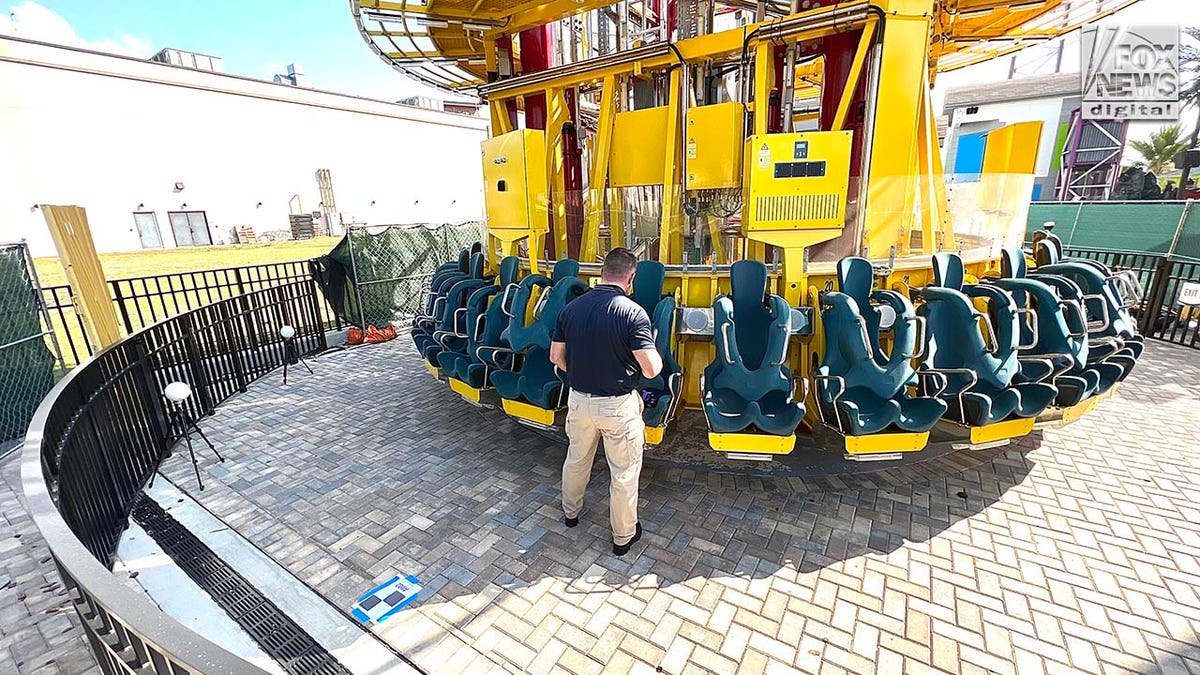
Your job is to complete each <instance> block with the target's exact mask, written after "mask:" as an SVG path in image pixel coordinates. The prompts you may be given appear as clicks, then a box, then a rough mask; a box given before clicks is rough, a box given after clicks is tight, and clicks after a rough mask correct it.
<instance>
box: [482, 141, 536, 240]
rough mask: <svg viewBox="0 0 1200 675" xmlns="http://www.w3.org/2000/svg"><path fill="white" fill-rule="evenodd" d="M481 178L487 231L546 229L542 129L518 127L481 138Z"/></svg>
mask: <svg viewBox="0 0 1200 675" xmlns="http://www.w3.org/2000/svg"><path fill="white" fill-rule="evenodd" d="M483 181H484V191H483V201H484V206H485V208H486V210H487V227H488V230H489V231H495V230H522V231H528V232H531V233H537V232H545V231H547V230H548V229H549V222H548V220H547V205H548V204H549V201H550V183H549V181H548V180H547V177H546V132H545V131H542V130H540V129H518V130H516V131H510V132H509V133H507V134H502V135H500V136H495V137H493V138H489V139H487V140H486V141H484V142H483Z"/></svg>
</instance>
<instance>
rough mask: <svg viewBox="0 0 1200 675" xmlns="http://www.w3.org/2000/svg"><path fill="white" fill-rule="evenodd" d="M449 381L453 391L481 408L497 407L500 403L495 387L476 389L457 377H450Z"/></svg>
mask: <svg viewBox="0 0 1200 675" xmlns="http://www.w3.org/2000/svg"><path fill="white" fill-rule="evenodd" d="M447 382H449V384H450V389H451V391H453V392H454V393H456V394H458V395H459V396H461V397H463V400H464V401H466V402H467V403H470V404H471V405H476V406H479V407H481V408H495V407H496V406H498V405H500V395H499V394H497V393H496V390H495V389H476V388H475V387H472V386H471V385H469V384H467V383H466V382H463V381H462V380H460V379H458V378H456V377H451V378H448V380H447Z"/></svg>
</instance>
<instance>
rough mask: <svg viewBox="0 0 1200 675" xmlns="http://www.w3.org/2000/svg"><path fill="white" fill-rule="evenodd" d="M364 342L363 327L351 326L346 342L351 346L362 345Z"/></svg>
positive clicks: (347, 332)
mask: <svg viewBox="0 0 1200 675" xmlns="http://www.w3.org/2000/svg"><path fill="white" fill-rule="evenodd" d="M362 343H363V332H362V329H361V328H358V327H356V326H351V327H350V330H348V331H346V344H347V345H350V346H354V345H361V344H362Z"/></svg>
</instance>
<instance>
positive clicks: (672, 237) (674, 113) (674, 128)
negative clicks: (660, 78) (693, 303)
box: [658, 68, 683, 264]
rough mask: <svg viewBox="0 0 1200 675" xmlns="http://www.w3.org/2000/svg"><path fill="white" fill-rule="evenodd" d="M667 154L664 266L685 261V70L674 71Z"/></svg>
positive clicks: (669, 95)
mask: <svg viewBox="0 0 1200 675" xmlns="http://www.w3.org/2000/svg"><path fill="white" fill-rule="evenodd" d="M667 87H668V89H667V133H666V136H667V153H666V162H665V165H664V167H663V195H662V227H661V229H660V230H659V252H658V259H659V260H661V261H662V262H664V263H668V264H671V263H679V262H682V261H683V208H682V204H681V202H680V199H679V197H680V194H679V193H680V189H679V188H680V186H679V164H680V162H679V124H680V120H679V118H680V115H681V114H682V106H681V105H680V103H681V97H682V96H683V70H682V69H680V68H676V69H674V70H672V71H671V78H670V82H669V83H668V85H667Z"/></svg>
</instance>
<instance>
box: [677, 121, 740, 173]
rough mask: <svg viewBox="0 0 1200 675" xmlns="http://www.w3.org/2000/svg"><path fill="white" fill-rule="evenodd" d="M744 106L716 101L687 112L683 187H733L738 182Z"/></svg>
mask: <svg viewBox="0 0 1200 675" xmlns="http://www.w3.org/2000/svg"><path fill="white" fill-rule="evenodd" d="M745 123H746V108H745V106H743V105H742V104H741V103H737V102H733V103H718V104H715V105H706V106H700V107H698V108H689V109H688V111H687V123H686V128H685V132H684V133H685V134H686V138H687V141H686V148H687V149H686V154H685V159H684V169H685V174H686V181H685V187H686V188H687V189H688V190H713V189H721V188H736V187H740V186H741V184H742V138H743V126H744V125H745Z"/></svg>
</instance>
